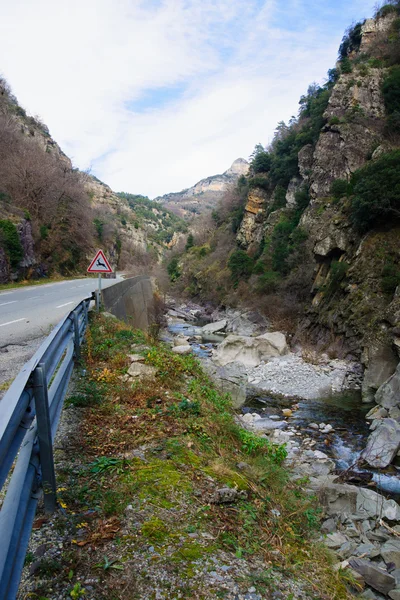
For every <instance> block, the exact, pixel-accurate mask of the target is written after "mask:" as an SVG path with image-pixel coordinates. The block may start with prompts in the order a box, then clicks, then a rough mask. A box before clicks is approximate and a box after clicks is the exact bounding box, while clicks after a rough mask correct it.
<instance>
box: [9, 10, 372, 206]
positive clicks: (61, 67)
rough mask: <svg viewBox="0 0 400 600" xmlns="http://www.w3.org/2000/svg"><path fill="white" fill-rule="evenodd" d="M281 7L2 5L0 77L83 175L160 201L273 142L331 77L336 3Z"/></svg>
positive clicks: (338, 29) (337, 33)
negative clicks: (171, 95)
mask: <svg viewBox="0 0 400 600" xmlns="http://www.w3.org/2000/svg"><path fill="white" fill-rule="evenodd" d="M339 4H340V6H338V4H337V3H335V6H336V7H337V8H338V10H340V11H341V12H342V13H343V12H344V13H345V14H342V15H341V18H342V20H343V23H344V25H346V24H348V21H347V20H344V19H345V17H346V16H348V17H350V20H351V19H352V18H353V15H354V17H362V16H363V13H362V11H363V10H364V9H362V5H361V1H360V0H358V1H357V2H354V3H353V5H352V6H351V7H347V8H346V3H345V2H344V0H339ZM371 4H372V3H371ZM282 6H283V5H282V4H281V3H278V2H275V1H274V0H267V1H264V2H263V1H262V0H202V1H201V2H200V1H199V0H163V1H160V2H151V1H147V2H141V1H139V0H70V1H69V2H68V3H65V2H62V1H61V0H37V1H36V2H32V1H31V0H3V2H2V6H1V8H0V53H1V55H2V57H3V59H2V63H1V69H2V71H3V74H4V75H5V77H6V78H7V79H8V80H9V83H10V84H11V86H12V87H13V89H14V91H15V93H16V95H17V97H18V98H19V100H20V102H21V103H22V104H23V105H24V106H25V107H26V108H27V109H28V110H29V111H30V112H31V113H33V114H39V115H40V116H41V117H42V118H43V120H44V121H45V122H46V123H47V124H48V126H49V127H50V130H51V133H52V135H53V136H54V137H55V139H56V140H57V141H58V142H59V144H60V145H61V146H62V148H63V149H64V150H65V151H66V152H67V153H68V154H69V155H70V156H71V157H72V159H73V161H74V163H75V164H76V165H77V166H79V167H80V168H82V169H85V168H88V167H89V166H90V165H93V167H94V169H93V171H94V172H95V174H96V175H98V176H99V177H100V178H101V179H103V180H104V181H105V182H107V183H108V184H109V185H111V186H112V187H113V188H114V189H116V190H125V191H131V192H136V193H144V194H148V195H149V196H151V197H152V196H155V195H158V194H161V193H165V192H168V191H176V190H180V189H182V188H183V187H187V186H189V185H192V184H193V183H195V182H196V181H197V180H198V179H200V178H201V177H205V176H207V175H210V174H213V173H216V172H221V171H223V170H225V169H226V168H227V167H228V166H229V165H230V163H231V162H232V161H233V160H234V159H235V158H237V157H238V156H244V157H246V156H248V155H249V154H250V152H251V151H252V148H253V147H254V145H255V144H256V143H257V142H259V141H261V142H263V143H266V142H267V141H268V139H269V138H270V137H271V135H272V133H273V130H274V128H275V126H276V124H277V122H278V121H280V120H282V119H285V120H287V119H288V118H289V117H290V116H291V115H292V114H293V113H294V112H295V111H296V110H297V101H298V98H299V96H300V94H302V93H304V92H305V91H306V89H307V86H308V84H309V83H310V82H311V81H314V80H317V81H321V78H322V77H323V75H324V73H325V72H326V70H327V69H328V68H329V67H330V66H333V64H332V63H333V61H334V59H335V56H336V51H337V46H338V43H339V41H340V38H341V35H342V30H343V28H344V27H343V23H342V21H340V19H339V21H338V19H337V18H336V17H335V18H334V16H335V12H334V10H332V8H333V3H332V4H330V5H329V4H328V6H327V4H326V2H323V1H322V0H319V1H317V2H313V3H312V6H311V7H310V6H309V3H308V1H307V0H293V1H292V2H291V3H290V2H289V3H288V4H287V5H286V8H285V10H284V14H283V16H282ZM285 17H286V18H287V19H288V24H286V22H285V21H286V18H285ZM296 18H297V21H298V22H296ZM290 19H291V20H290ZM333 21H334V22H333ZM178 84H182V85H184V86H186V91H185V92H184V93H183V94H182V96H180V97H177V98H176V99H175V100H172V101H169V102H168V103H167V104H165V106H162V107H161V108H151V105H150V106H149V108H148V109H147V110H144V111H143V109H141V111H140V112H134V111H133V110H132V108H131V110H129V107H134V106H135V104H134V101H135V100H139V101H140V100H141V99H143V94H145V93H146V91H148V90H154V89H156V88H159V89H162V88H165V87H168V86H176V85H178ZM146 97H147V96H146V95H145V96H144V98H146ZM150 97H151V95H150ZM141 107H143V101H142V102H141Z"/></svg>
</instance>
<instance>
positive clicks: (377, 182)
mask: <svg viewBox="0 0 400 600" xmlns="http://www.w3.org/2000/svg"><path fill="white" fill-rule="evenodd" d="M350 185H351V188H350V189H351V191H352V193H353V197H352V199H351V205H350V211H351V215H350V218H351V221H352V223H353V225H354V227H355V228H356V229H358V230H359V231H360V232H361V233H365V232H366V231H368V230H370V229H372V228H373V227H376V226H379V225H382V224H383V223H385V222H387V221H388V220H391V219H396V220H398V219H399V218H400V150H394V151H393V152H389V153H387V154H383V155H382V156H380V157H379V158H378V159H377V160H375V161H373V162H370V163H367V164H366V165H365V166H364V167H362V168H361V169H358V171H356V172H355V173H354V174H353V176H352V178H351V183H350Z"/></svg>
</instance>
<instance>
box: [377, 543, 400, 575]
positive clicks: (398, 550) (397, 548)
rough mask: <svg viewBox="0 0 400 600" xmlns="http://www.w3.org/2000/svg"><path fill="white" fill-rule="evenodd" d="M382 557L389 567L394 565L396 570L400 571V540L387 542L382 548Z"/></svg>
mask: <svg viewBox="0 0 400 600" xmlns="http://www.w3.org/2000/svg"><path fill="white" fill-rule="evenodd" d="M381 555H382V558H383V560H384V561H385V563H386V564H387V565H388V564H389V563H393V564H394V565H395V567H396V569H400V539H399V538H398V539H391V540H388V541H387V542H385V544H383V546H382V548H381Z"/></svg>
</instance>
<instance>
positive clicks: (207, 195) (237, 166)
mask: <svg viewBox="0 0 400 600" xmlns="http://www.w3.org/2000/svg"><path fill="white" fill-rule="evenodd" d="M248 170H249V163H248V162H247V161H246V160H244V158H238V159H237V160H235V161H234V162H233V163H232V165H231V166H230V167H229V169H227V170H226V171H225V172H224V173H222V175H212V176H211V177H206V178H205V179H202V180H201V181H198V182H197V183H196V184H195V185H194V186H192V187H190V188H188V189H186V190H182V191H181V192H174V193H171V194H165V195H164V196H159V197H157V198H155V202H159V203H160V204H162V205H163V206H164V207H165V208H168V209H169V210H172V211H174V212H176V214H178V215H180V216H181V217H187V216H193V214H200V213H204V212H207V211H210V210H212V209H213V208H215V207H216V205H217V203H218V201H219V200H221V198H222V196H223V195H224V192H225V191H226V190H227V188H228V187H229V186H231V185H234V184H235V183H236V182H237V180H238V178H239V177H240V176H241V175H246V174H247V172H248Z"/></svg>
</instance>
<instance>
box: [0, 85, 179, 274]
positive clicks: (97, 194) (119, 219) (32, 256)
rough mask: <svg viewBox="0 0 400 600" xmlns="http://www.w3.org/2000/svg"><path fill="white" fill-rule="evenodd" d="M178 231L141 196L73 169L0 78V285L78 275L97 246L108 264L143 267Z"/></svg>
mask: <svg viewBox="0 0 400 600" xmlns="http://www.w3.org/2000/svg"><path fill="white" fill-rule="evenodd" d="M185 231H186V225H185V224H184V223H183V221H181V220H180V219H179V218H178V217H177V216H176V215H174V214H171V213H169V212H168V211H167V210H165V209H164V208H160V206H159V205H158V204H156V203H152V202H151V201H150V200H149V199H148V198H145V197H143V196H134V195H130V194H116V193H114V192H113V191H112V190H111V189H110V188H109V187H108V186H107V185H106V184H104V183H103V182H101V181H99V180H98V179H97V178H95V177H93V176H91V175H89V174H87V173H83V172H81V171H79V170H77V169H75V168H74V167H73V165H72V163H71V160H70V159H69V158H68V157H67V156H66V155H65V154H64V153H63V152H62V150H61V148H60V147H59V146H58V144H57V143H56V142H55V141H54V140H53V139H52V137H51V136H50V133H49V130H48V128H47V127H46V126H45V125H44V124H43V123H41V122H40V121H39V120H38V119H37V118H33V117H30V116H28V115H27V114H26V112H25V110H24V109H23V108H22V107H21V106H20V105H19V104H18V102H17V100H16V98H15V97H14V96H13V95H12V93H11V90H10V88H9V86H8V84H7V82H6V81H5V80H4V79H0V283H7V282H8V281H10V280H17V279H29V278H31V277H41V276H48V275H52V274H57V273H60V274H61V275H68V274H72V273H79V272H82V273H85V272H86V267H87V265H88V261H89V260H90V258H91V257H92V255H93V253H94V252H95V250H96V248H99V247H101V248H103V250H104V251H105V252H106V255H107V256H108V258H109V260H110V262H111V264H112V266H113V268H115V269H117V268H119V269H125V270H132V271H135V272H137V271H138V270H140V269H147V270H148V269H149V268H151V266H153V265H155V264H157V263H158V262H159V260H160V259H161V257H162V255H163V252H164V251H165V249H166V248H167V247H168V246H170V245H171V244H173V243H175V242H176V241H177V240H178V239H179V235H181V234H182V233H183V232H185ZM174 234H175V238H174V240H173V236H174Z"/></svg>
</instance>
